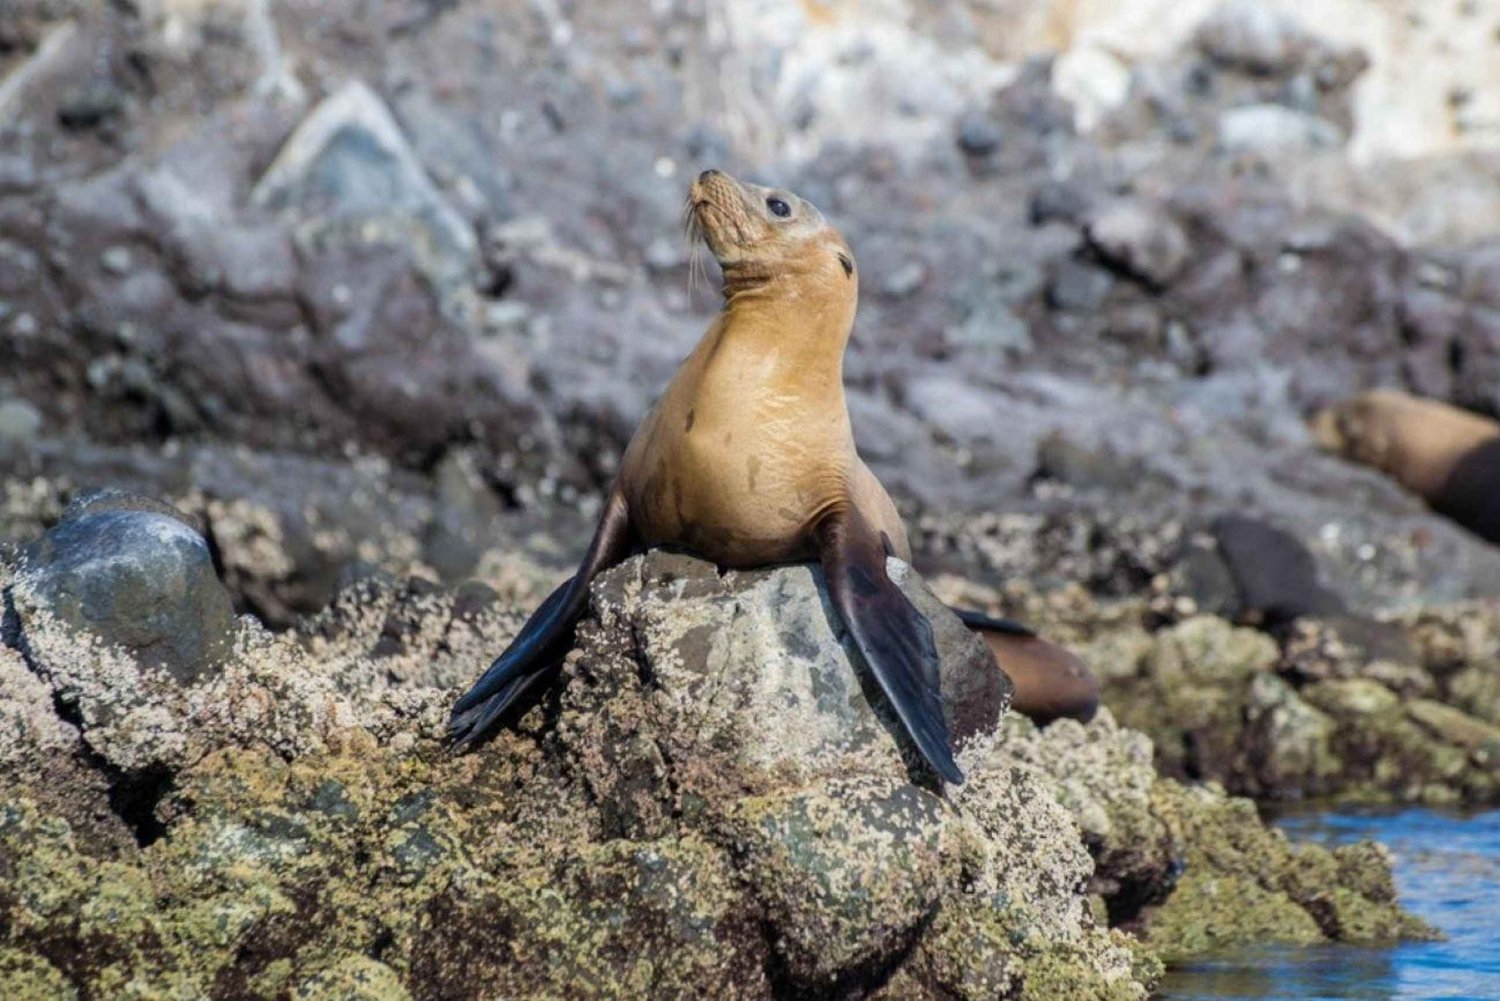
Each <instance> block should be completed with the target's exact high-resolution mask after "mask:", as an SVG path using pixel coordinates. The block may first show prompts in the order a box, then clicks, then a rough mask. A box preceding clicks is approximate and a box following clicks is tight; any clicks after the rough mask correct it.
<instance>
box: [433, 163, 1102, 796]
mask: <svg viewBox="0 0 1500 1001" xmlns="http://www.w3.org/2000/svg"><path fill="white" fill-rule="evenodd" d="M688 211H689V220H690V225H691V226H692V227H693V228H694V229H695V230H696V231H697V232H698V233H700V234H701V235H702V237H703V238H704V240H705V241H706V242H707V244H708V247H709V250H710V251H711V252H712V253H713V255H714V257H715V258H716V259H717V260H718V262H719V265H720V267H721V268H722V269H723V273H724V308H723V310H722V311H721V312H720V313H719V314H718V316H717V317H715V319H714V321H713V323H712V324H711V325H710V326H709V328H708V331H707V332H706V333H705V334H704V335H703V339H702V340H701V341H700V342H699V343H698V346H697V347H696V348H695V349H694V350H693V352H692V354H691V355H689V356H688V358H687V360H686V361H684V362H683V363H682V365H681V367H680V368H678V370H677V373H676V374H675V375H674V376H673V377H672V381H671V383H670V384H669V385H668V386H667V389H666V391H665V392H664V393H663V394H662V396H661V398H660V399H659V400H658V401H657V403H656V405H655V406H654V407H653V408H652V410H651V412H650V413H649V414H647V416H646V418H645V420H643V421H642V422H641V425H640V427H639V428H637V430H636V432H635V436H634V437H633V438H632V439H631V441H630V445H629V447H628V448H627V449H626V451H625V456H624V459H623V461H622V463H621V467H620V473H619V476H618V478H617V480H616V481H615V485H614V488H613V489H612V491H611V492H610V494H609V497H608V499H607V500H606V501H605V504H604V511H603V515H602V516H601V518H600V520H599V527H598V529H597V530H596V531H595V533H594V538H593V541H592V543H590V545H589V549H588V553H587V554H586V555H585V556H584V559H583V562H582V564H581V565H580V566H579V568H578V572H577V573H576V574H575V575H574V576H573V577H572V578H571V579H570V580H568V581H567V582H566V583H565V584H563V585H562V586H561V587H559V588H558V589H557V590H556V591H554V592H553V593H552V594H551V596H549V597H548V598H547V600H546V601H544V602H543V603H542V605H541V607H540V608H538V609H537V610H536V612H535V613H534V614H533V615H532V616H531V618H530V619H529V620H528V621H527V623H526V625H525V626H524V627H522V629H521V632H520V634H519V635H518V636H517V637H516V638H515V640H514V641H512V643H511V644H510V646H509V647H507V648H506V650H505V652H504V653H503V654H501V655H500V657H499V659H498V660H496V661H495V663H494V664H493V665H492V666H491V667H490V669H489V670H488V671H486V672H485V674H484V676H483V677H482V678H480V679H479V681H478V682H477V683H476V684H475V685H474V687H473V688H472V689H471V690H470V691H469V692H468V693H467V694H465V695H464V696H463V697H462V698H460V699H459V700H458V702H457V703H456V704H455V705H454V708H453V716H452V719H451V720H450V722H449V734H450V736H451V738H452V739H454V740H455V741H457V742H459V743H460V744H464V743H469V742H472V741H474V740H475V739H477V738H479V737H481V736H482V735H483V734H484V733H486V732H487V731H488V730H489V729H491V728H492V727H493V726H494V725H495V724H496V722H497V721H498V720H499V718H500V717H501V715H502V714H503V713H504V712H505V711H506V709H507V708H509V707H510V706H511V705H512V704H514V703H515V701H516V699H517V698H518V697H519V696H521V695H522V694H523V693H524V692H525V691H526V690H527V689H528V688H530V687H531V686H532V685H534V684H535V683H536V682H538V681H539V680H541V679H543V678H546V677H549V676H550V675H551V674H552V672H553V671H554V670H555V669H556V668H557V667H558V665H560V663H561V662H562V659H563V657H564V656H565V655H566V654H567V652H568V650H569V649H570V647H571V646H572V642H573V629H574V625H575V623H576V622H577V620H578V618H579V617H580V616H581V615H582V614H583V611H584V609H585V606H586V604H587V598H588V585H589V582H590V581H592V580H593V579H594V577H595V576H596V575H597V574H599V573H600V572H601V571H602V570H604V569H606V568H607V567H609V566H611V565H612V564H615V563H618V562H619V561H620V560H621V559H623V558H624V557H625V556H627V555H628V554H629V553H630V552H632V551H634V550H637V549H640V548H644V547H649V546H653V545H678V546H684V547H686V548H688V549H690V550H692V551H694V552H696V553H697V554H699V555H700V556H703V557H705V558H707V559H710V560H713V561H714V562H715V563H717V564H719V565H720V566H724V567H732V568H748V567H758V566H765V565H767V564H772V563H781V562H785V561H789V560H799V559H807V558H816V559H818V560H820V561H821V562H822V564H823V572H824V576H825V578H826V580H827V585H828V593H829V597H830V599H831V601H832V604H833V607H834V608H835V609H836V611H837V613H838V615H839V617H840V619H842V623H843V626H844V629H845V631H846V632H847V634H848V635H849V636H850V637H851V638H852V639H853V642H854V645H855V647H856V648H857V649H858V650H859V653H860V655H861V657H862V658H863V660H864V661H865V663H866V665H867V666H868V667H869V669H870V671H871V673H872V674H873V675H874V677H875V679H876V681H877V682H878V683H879V685H880V687H881V689H882V691H883V692H884V693H885V695H886V697H887V698H888V699H889V700H890V702H891V705H892V706H893V707H894V709H895V711H896V715H897V716H898V717H899V718H900V720H901V723H902V725H903V726H904V727H905V728H906V730H907V732H908V733H909V734H910V735H911V737H912V739H913V741H914V742H915V743H916V745H917V747H918V749H919V750H920V751H921V753H922V755H923V757H924V758H925V759H926V760H927V762H928V763H929V764H930V765H931V766H932V767H933V768H934V769H935V770H936V771H937V772H938V773H939V774H940V775H941V776H942V777H943V778H945V779H947V780H948V781H949V782H962V781H963V773H962V772H961V771H960V770H959V768H958V765H957V763H956V762H955V761H954V758H953V748H952V744H951V741H950V739H949V734H948V729H947V725H946V723H945V722H944V718H943V711H942V701H941V697H940V695H939V688H938V684H939V677H938V665H939V662H938V654H937V650H936V648H935V646H934V644H933V639H932V629H931V626H930V625H929V624H928V622H927V619H926V618H925V617H924V616H923V615H922V614H921V613H920V612H919V611H918V610H917V608H916V607H915V606H914V605H913V604H912V603H911V601H910V600H909V599H908V598H907V597H906V595H905V594H903V593H902V592H901V589H900V588H899V587H898V586H897V585H896V584H895V582H894V581H892V580H891V578H890V577H889V576H887V573H886V559H887V557H889V556H895V557H898V558H900V559H902V560H905V561H907V562H910V560H911V547H910V545H909V543H908V541H907V536H906V527H905V526H904V525H903V524H902V522H901V518H900V516H899V515H898V514H897V512H896V506H895V504H893V503H892V502H891V498H890V496H889V495H888V494H887V493H886V492H885V489H884V488H883V487H882V486H881V485H880V482H879V481H878V480H877V479H876V478H875V475H874V474H873V473H872V472H870V469H869V467H867V466H866V465H865V464H864V462H863V461H862V460H861V459H860V457H859V455H858V453H857V452H856V451H855V448H854V435H853V432H852V430H851V428H850V424H849V410H848V407H847V405H846V404H845V401H844V349H845V347H846V346H847V345H848V342H849V334H850V331H851V329H852V327H853V324H854V313H855V308H856V305H857V303H858V298H859V295H858V287H859V282H858V280H857V277H856V275H855V268H854V255H853V253H852V252H851V251H850V249H849V245H848V244H847V243H846V242H845V240H844V238H843V237H842V236H841V235H840V234H839V232H838V230H836V229H834V228H833V227H832V226H831V225H829V224H828V222H827V221H825V220H824V218H823V216H822V214H821V213H820V212H819V211H818V210H817V209H816V208H814V207H813V206H812V205H810V204H808V203H807V202H806V201H804V200H802V199H801V198H799V197H797V196H796V195H794V194H792V193H790V192H787V191H781V190H776V189H771V188H764V187H760V186H759V185H754V184H745V183H742V182H740V181H737V180H735V179H734V178H732V177H730V176H729V175H728V174H724V173H722V172H720V171H716V170H710V171H706V172H704V173H703V174H701V175H699V177H698V179H697V180H696V181H695V182H694V183H693V186H692V192H691V194H690V197H689V209H688ZM970 618H971V620H972V621H973V622H974V624H975V625H976V626H978V627H979V628H981V629H983V630H985V631H986V633H987V635H991V636H993V637H994V642H995V643H997V644H999V647H998V648H999V649H1000V650H1002V651H1005V652H1003V653H1002V656H1003V657H1004V658H1005V661H1004V664H1005V666H1006V667H1010V666H1011V664H1012V662H1014V663H1016V664H1018V665H1019V664H1022V663H1024V664H1025V665H1026V670H1025V671H1024V672H1022V674H1021V676H1020V677H1019V678H1013V679H1012V680H1013V681H1014V682H1015V688H1016V691H1015V702H1016V703H1018V704H1021V705H1026V704H1031V705H1036V706H1042V707H1043V708H1044V709H1045V711H1046V714H1048V715H1050V714H1052V713H1053V712H1054V711H1056V710H1064V711H1065V710H1068V709H1072V710H1073V711H1074V714H1077V715H1091V714H1092V712H1093V708H1094V703H1093V702H1090V704H1088V705H1087V706H1086V707H1083V706H1081V705H1080V702H1079V698H1078V694H1079V690H1080V685H1079V681H1078V678H1079V674H1078V672H1079V670H1080V669H1081V665H1077V664H1076V663H1073V662H1067V656H1066V655H1060V652H1059V651H1058V649H1057V648H1056V647H1054V646H1053V645H1052V644H1049V643H1047V642H1046V641H1045V640H1042V639H1040V638H1038V637H1036V636H1034V635H1033V634H1031V633H1030V631H1029V630H1026V629H1025V628H1024V627H1021V626H1017V625H1016V624H1014V623H1010V622H1006V621H1004V620H996V619H988V618H986V617H984V616H970ZM1012 650H1013V651H1014V652H1015V656H1012V653H1011V652H1010V651H1012ZM1074 661H1076V658H1075V659H1074ZM1051 664H1061V665H1063V666H1064V669H1063V670H1061V671H1060V672H1059V674H1058V676H1057V679H1058V680H1060V681H1061V685H1062V689H1063V691H1062V693H1061V694H1062V698H1061V699H1056V698H1052V697H1051V693H1050V689H1051V688H1052V687H1054V683H1053V682H1054V679H1053V678H1052V677H1051V676H1049V675H1048V674H1047V667H1048V665H1051ZM1082 671H1083V674H1084V675H1087V671H1086V669H1082ZM1090 680H1091V679H1090ZM1023 682H1024V685H1023ZM1083 687H1087V686H1083ZM1093 696H1094V700H1095V701H1097V688H1096V687H1095V688H1094V689H1093ZM1080 710H1082V711H1080Z"/></svg>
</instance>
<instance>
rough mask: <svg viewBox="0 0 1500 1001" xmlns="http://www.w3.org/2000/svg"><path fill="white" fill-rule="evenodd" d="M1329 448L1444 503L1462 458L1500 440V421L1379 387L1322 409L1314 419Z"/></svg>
mask: <svg viewBox="0 0 1500 1001" xmlns="http://www.w3.org/2000/svg"><path fill="white" fill-rule="evenodd" d="M1311 428H1312V433H1313V437H1314V439H1315V440H1317V442H1318V443H1319V444H1320V445H1322V446H1323V447H1324V448H1326V449H1328V450H1329V451H1332V452H1337V453H1338V454H1340V455H1343V456H1344V457H1346V458H1349V459H1353V460H1355V461H1356V462H1361V463H1364V464H1366V465H1369V466H1374V467H1375V468H1377V469H1379V470H1381V471H1383V472H1385V473H1388V474H1390V475H1391V476H1393V477H1395V478H1396V479H1397V480H1398V481H1399V482H1400V483H1401V484H1402V485H1403V486H1405V487H1406V488H1407V489H1409V490H1412V491H1413V492H1415V493H1417V494H1420V495H1421V496H1422V497H1423V498H1425V499H1426V500H1427V501H1428V502H1429V503H1432V504H1439V503H1440V502H1441V501H1442V500H1443V498H1444V494H1445V488H1446V487H1447V486H1448V483H1449V480H1450V478H1451V477H1452V475H1453V471H1454V468H1455V467H1456V466H1457V465H1458V462H1459V460H1460V459H1462V458H1463V457H1464V456H1465V455H1468V454H1469V453H1471V452H1473V450H1474V449H1476V448H1478V447H1479V446H1481V445H1483V444H1485V443H1486V442H1490V441H1494V440H1496V439H1500V424H1496V423H1495V422H1494V421H1492V420H1488V419H1486V418H1484V417H1480V416H1479V415H1477V414H1472V413H1470V412H1468V411H1467V410H1460V409H1459V408H1457V407H1453V406H1449V405H1448V404H1446V403H1441V402H1439V401H1437V400H1425V399H1421V398H1418V397H1415V396H1410V395H1408V394H1406V393H1402V392H1398V391H1396V390H1390V389H1377V390H1373V391H1371V392H1367V393H1361V394H1360V395H1359V396H1356V397H1354V398H1353V399H1350V400H1345V401H1344V402H1342V403H1338V404H1336V405H1334V406H1332V407H1329V408H1328V409H1326V410H1324V411H1321V412H1320V413H1318V414H1317V415H1316V416H1314V417H1313V419H1312V421H1311Z"/></svg>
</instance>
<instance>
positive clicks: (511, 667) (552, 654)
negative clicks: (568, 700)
mask: <svg viewBox="0 0 1500 1001" xmlns="http://www.w3.org/2000/svg"><path fill="white" fill-rule="evenodd" d="M629 542H630V512H629V510H628V509H627V507H626V505H625V497H624V495H623V494H622V493H621V492H620V491H619V490H618V489H616V490H615V491H614V492H612V493H611V494H610V495H609V499H608V500H607V501H605V503H604V511H603V513H602V514H601V515H600V516H599V527H598V528H596V529H595V530H594V540H593V542H591V543H590V544H589V549H588V552H587V553H586V554H585V555H584V557H583V562H582V563H581V564H579V567H578V572H577V573H575V574H574V575H573V576H572V577H570V578H568V580H567V582H566V583H564V584H563V585H562V586H560V587H559V588H558V589H557V590H555V591H553V592H552V593H551V594H550V595H548V596H547V600H546V601H544V602H542V604H541V607H539V608H538V609H537V610H536V611H535V612H532V613H531V618H529V619H527V620H526V624H525V625H524V626H522V627H521V631H520V633H518V634H517V635H516V638H515V639H513V640H511V642H510V646H508V647H506V648H505V652H504V653H502V654H501V655H500V656H499V657H497V658H496V659H495V662H494V663H493V664H491V665H490V669H489V670H488V671H485V672H484V675H483V676H482V677H481V678H480V679H479V680H478V681H477V682H475V683H474V687H473V688H470V689H469V690H468V691H467V692H466V693H464V695H463V696H462V697H461V698H460V699H459V700H458V701H457V702H455V703H454V704H453V713H452V715H450V716H449V718H448V739H449V740H451V741H453V742H454V743H455V744H458V745H459V746H464V745H467V744H471V743H473V742H474V741H475V740H477V739H479V738H480V737H482V736H484V734H485V733H487V732H488V731H489V730H490V728H491V727H492V726H493V725H494V723H495V721H496V720H498V719H499V718H500V716H501V714H502V713H504V712H505V710H506V709H508V708H510V706H511V705H513V704H514V703H515V701H516V700H517V699H518V698H520V697H521V696H522V695H523V694H524V693H525V692H526V691H527V690H528V689H529V688H531V687H532V686H533V685H535V684H536V683H537V682H538V681H540V680H542V679H544V678H546V677H547V676H548V675H550V674H551V672H552V671H553V670H554V669H556V668H557V666H558V665H559V664H561V663H562V659H563V658H564V657H565V656H567V653H568V649H569V647H571V646H572V642H573V626H574V625H575V624H576V623H577V622H578V618H579V616H581V615H582V614H583V610H584V606H585V605H586V604H587V602H588V594H589V583H590V582H592V581H593V579H594V578H595V577H596V576H598V575H599V573H600V572H601V571H603V570H606V569H608V568H609V567H610V566H612V565H613V564H614V563H616V562H617V561H618V560H619V559H620V557H621V556H623V555H624V554H625V551H626V549H627V548H628V546H629Z"/></svg>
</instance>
